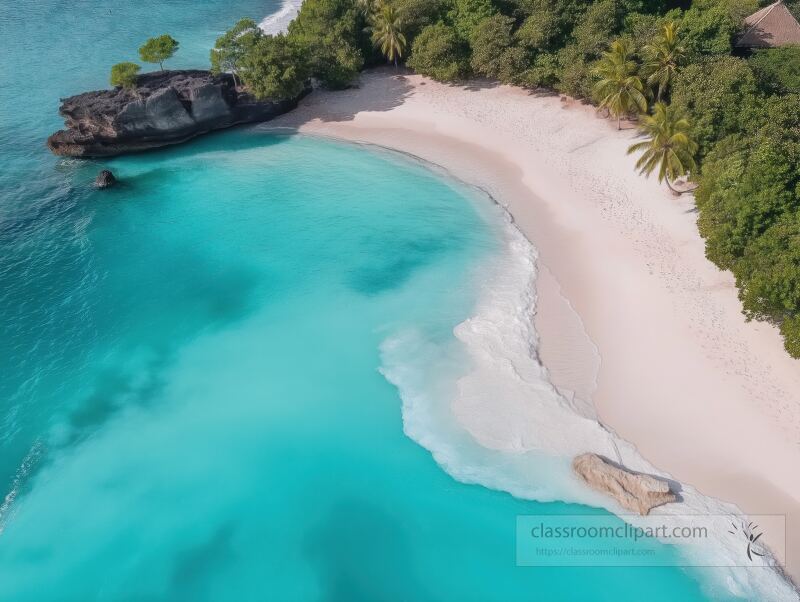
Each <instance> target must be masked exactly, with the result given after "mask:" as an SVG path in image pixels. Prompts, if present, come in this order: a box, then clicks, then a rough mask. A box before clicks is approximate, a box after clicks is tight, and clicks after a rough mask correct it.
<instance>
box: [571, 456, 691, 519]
mask: <svg viewBox="0 0 800 602" xmlns="http://www.w3.org/2000/svg"><path fill="white" fill-rule="evenodd" d="M572 469H573V470H574V471H575V473H576V474H577V475H578V476H579V477H580V478H581V479H583V481H584V482H586V484H587V485H589V487H591V488H592V489H595V490H597V491H600V492H602V493H607V494H608V495H610V496H611V497H613V498H614V499H615V500H617V501H618V502H619V504H620V505H621V506H622V507H623V508H625V509H627V510H630V511H632V512H638V513H639V514H641V515H642V516H644V515H646V514H649V512H650V510H652V509H653V508H655V507H656V506H661V505H662V504H667V503H669V502H675V501H677V499H678V496H676V495H675V494H674V493H673V492H672V491H670V488H669V483H667V482H666V481H662V480H661V479H657V478H655V477H651V476H650V475H646V474H642V473H638V472H631V471H629V470H626V469H624V468H620V467H618V466H615V465H614V464H612V463H611V462H609V461H608V460H606V459H605V458H603V457H602V456H598V455H597V454H581V455H580V456H576V457H575V459H574V460H572Z"/></svg>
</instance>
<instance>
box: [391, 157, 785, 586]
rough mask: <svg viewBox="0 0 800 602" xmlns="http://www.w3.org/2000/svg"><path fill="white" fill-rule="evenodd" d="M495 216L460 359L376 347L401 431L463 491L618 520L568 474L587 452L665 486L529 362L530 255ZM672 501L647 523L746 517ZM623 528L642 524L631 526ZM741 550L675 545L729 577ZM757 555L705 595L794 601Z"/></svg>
mask: <svg viewBox="0 0 800 602" xmlns="http://www.w3.org/2000/svg"><path fill="white" fill-rule="evenodd" d="M437 171H438V170H437ZM497 211H498V212H499V211H501V209H500V208H499V206H497ZM503 214H504V218H503V219H505V222H506V223H505V225H504V228H503V236H504V239H505V240H504V244H505V248H504V250H503V252H502V253H501V254H500V256H499V257H495V258H494V259H493V260H491V261H490V262H489V265H481V266H479V267H478V268H477V269H476V273H475V279H476V282H479V283H480V285H479V286H480V289H481V293H480V298H479V301H478V304H477V307H476V309H475V313H474V315H473V316H471V317H470V318H468V319H467V320H465V321H464V322H462V323H461V324H459V325H458V326H457V327H456V328H455V330H454V334H455V336H456V338H457V339H458V341H460V343H461V349H460V350H459V351H456V352H453V350H452V349H442V348H441V346H440V345H439V344H436V343H433V342H431V341H429V340H427V339H426V337H425V335H424V333H421V332H417V331H405V332H401V333H397V334H396V335H395V336H392V337H390V338H389V339H387V340H386V341H384V343H383V345H382V347H381V356H382V368H381V371H382V373H383V374H384V376H385V377H386V378H387V380H389V381H390V382H391V383H392V384H394V385H395V386H396V387H397V388H398V391H399V393H400V396H401V398H402V402H403V424H404V430H405V432H406V434H407V435H408V436H409V437H410V438H412V439H413V440H414V441H416V442H417V443H419V444H420V445H422V446H423V447H425V448H426V449H428V450H429V451H431V453H432V454H433V456H434V458H435V459H436V461H437V462H438V463H439V464H440V465H441V466H442V467H443V468H444V469H445V470H446V471H447V472H448V473H450V474H451V475H452V476H453V477H454V478H456V479H457V480H459V481H462V482H466V483H476V484H480V485H483V486H486V487H489V488H492V489H497V490H502V491H507V492H509V493H511V494H512V495H514V496H516V497H520V498H524V499H532V500H539V501H565V502H575V503H581V504H587V505H591V506H598V507H603V508H606V509H607V510H609V511H610V512H613V513H615V514H617V515H623V514H626V512H625V511H623V510H622V508H620V507H619V506H617V505H616V504H615V503H614V502H613V501H612V500H610V499H609V498H606V497H605V496H601V495H599V494H597V493H594V492H592V491H590V490H588V488H586V487H585V486H584V485H583V484H582V483H581V482H579V481H578V479H577V478H576V477H575V476H574V475H573V474H572V472H571V470H570V461H571V459H572V457H574V456H575V455H577V454H580V453H583V452H595V453H599V454H602V455H604V456H607V457H610V458H620V459H621V461H622V463H623V464H624V465H625V466H627V467H628V468H630V469H632V470H636V471H640V472H644V473H648V474H653V475H659V476H661V477H663V478H665V479H670V475H669V474H667V473H664V472H663V471H660V470H658V469H657V468H656V467H654V466H652V465H651V464H650V463H648V462H647V461H646V460H645V459H644V458H643V457H642V456H641V455H640V454H639V453H638V451H637V449H636V448H635V447H634V446H633V445H631V444H630V443H628V442H627V441H625V440H623V439H621V438H619V437H618V436H617V435H616V434H615V433H613V432H611V431H610V430H609V429H607V428H606V427H605V426H603V425H602V424H601V423H600V422H598V421H597V420H596V419H595V418H594V416H592V415H586V414H584V413H580V412H579V408H576V407H575V406H574V405H573V404H571V403H570V402H569V400H568V399H566V398H565V397H564V396H562V395H561V394H560V393H559V392H558V391H557V390H556V388H555V387H554V386H553V385H552V384H551V382H550V380H549V378H548V375H547V371H546V369H545V368H544V367H543V366H542V365H541V363H540V362H539V361H538V359H537V347H538V335H537V333H536V331H535V329H534V324H533V313H534V309H535V306H536V259H537V255H536V250H535V249H534V248H533V246H532V245H531V244H530V242H529V241H528V240H527V239H526V238H525V236H524V235H523V234H522V233H521V232H520V231H519V230H518V229H517V227H516V226H515V225H514V224H513V222H512V220H511V218H510V216H509V215H508V214H507V213H505V212H504V211H503ZM463 355H466V356H467V357H463ZM465 366H467V368H466V369H465ZM680 495H681V497H682V501H681V502H680V503H673V504H668V505H666V506H662V507H659V508H656V509H654V510H653V512H652V513H651V514H656V515H659V516H661V517H663V518H664V520H669V521H670V522H671V524H677V525H679V526H683V525H692V522H691V518H690V517H689V515H700V516H703V517H704V519H703V520H704V522H703V524H705V525H708V524H709V521H712V522H711V523H710V524H711V525H712V527H713V529H714V531H713V532H714V533H726V532H727V530H728V528H729V524H730V520H731V518H732V517H741V516H743V513H742V512H741V511H740V510H739V509H738V508H737V507H736V506H734V505H732V504H728V503H725V502H722V501H719V500H716V499H713V498H710V497H707V496H704V495H701V494H700V493H699V492H698V491H697V490H695V489H694V488H693V487H691V486H688V485H681V491H680ZM709 517H716V518H709ZM622 518H624V520H626V521H627V522H630V523H632V524H634V525H637V524H640V525H642V526H644V525H645V523H642V522H640V521H639V519H638V518H637V517H631V516H629V515H626V516H622ZM637 521H639V522H638V523H637ZM738 544H739V542H738V541H730V542H729V541H727V540H725V541H724V542H723V541H722V540H721V539H720V540H714V541H709V542H707V543H702V544H698V545H693V546H691V547H690V546H681V552H682V554H683V555H684V556H685V557H686V558H688V559H689V560H690V561H692V563H694V564H697V565H698V566H699V565H709V564H712V563H713V564H715V565H721V566H723V567H725V566H733V567H736V566H737V564H740V556H741V553H742V550H741V549H740V546H739V545H738ZM765 552H766V553H767V554H768V558H767V560H766V561H765V563H764V564H765V565H766V566H767V568H761V567H759V568H754V569H752V570H750V569H745V568H720V569H718V570H715V571H714V573H713V575H711V576H712V577H713V578H715V582H714V583H704V586H705V587H707V588H716V590H717V593H718V590H719V589H721V588H724V589H726V590H728V591H730V592H732V593H733V594H734V595H737V596H740V597H744V598H745V599H751V600H752V599H758V600H761V601H763V602H767V601H772V600H774V601H776V602H777V601H782V602H786V601H789V600H800V597H798V594H797V592H796V590H795V589H794V588H793V587H792V585H791V584H790V583H789V582H788V581H787V580H786V579H785V577H784V576H783V572H782V570H781V568H780V565H779V563H778V562H777V561H776V560H775V559H774V557H772V556H771V554H769V552H768V551H767V550H766V549H765ZM709 559H711V560H712V562H709ZM762 567H763V565H762ZM708 593H709V595H710V596H711V597H712V599H713V598H715V597H717V596H715V595H714V592H708Z"/></svg>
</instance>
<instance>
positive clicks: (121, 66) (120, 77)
mask: <svg viewBox="0 0 800 602" xmlns="http://www.w3.org/2000/svg"><path fill="white" fill-rule="evenodd" d="M140 70H141V67H140V66H139V65H137V64H136V63H117V64H116V65H114V66H113V67H111V78H110V79H111V85H112V86H118V87H120V88H127V89H129V90H130V89H133V88H135V87H136V76H137V75H139V71H140Z"/></svg>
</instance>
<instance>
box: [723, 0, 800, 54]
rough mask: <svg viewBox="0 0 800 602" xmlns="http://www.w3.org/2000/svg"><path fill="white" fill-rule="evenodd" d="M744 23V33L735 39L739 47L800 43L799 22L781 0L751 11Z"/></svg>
mask: <svg viewBox="0 0 800 602" xmlns="http://www.w3.org/2000/svg"><path fill="white" fill-rule="evenodd" d="M744 25H745V28H744V33H743V34H742V35H741V36H739V39H738V40H737V41H736V46H738V47H739V48H776V47H778V46H786V45H789V44H800V23H798V22H797V19H795V18H794V15H792V13H791V12H790V11H789V9H788V8H786V5H785V4H784V3H783V0H778V1H777V2H775V3H773V4H770V5H769V6H765V7H764V8H762V9H761V10H760V11H758V12H755V13H753V14H752V15H750V16H749V17H747V18H746V19H745V20H744Z"/></svg>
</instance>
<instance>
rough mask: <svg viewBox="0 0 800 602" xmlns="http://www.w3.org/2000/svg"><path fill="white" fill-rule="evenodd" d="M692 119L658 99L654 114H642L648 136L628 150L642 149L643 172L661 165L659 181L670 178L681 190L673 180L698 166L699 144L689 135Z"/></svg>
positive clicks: (640, 165) (643, 129)
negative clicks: (696, 161) (695, 155)
mask: <svg viewBox="0 0 800 602" xmlns="http://www.w3.org/2000/svg"><path fill="white" fill-rule="evenodd" d="M689 129H690V128H689V121H688V120H687V119H686V117H685V116H684V113H683V111H681V110H680V109H678V108H675V107H672V106H668V105H665V104H664V103H663V102H657V103H656V104H655V106H654V107H653V113H652V114H651V115H645V116H644V117H642V121H641V124H640V126H639V131H640V132H641V133H642V134H643V135H644V136H646V137H647V140H642V141H641V142H637V143H636V144H633V145H631V147H630V148H629V149H628V154H629V155H630V154H631V153H636V152H639V151H643V152H642V156H641V157H639V160H638V161H637V162H636V168H637V169H638V170H639V173H641V174H644V175H647V176H649V175H650V174H651V173H653V172H654V171H655V170H656V169H658V181H659V182H663V181H665V180H666V182H667V187H668V188H669V189H670V190H671V191H672V192H673V193H675V194H681V193H680V192H678V191H677V190H675V189H674V188H673V187H672V184H671V183H670V181H674V180H675V179H677V178H679V177H680V176H683V175H685V174H687V173H689V172H691V171H692V170H693V169H694V168H695V162H694V154H695V153H696V152H697V144H696V143H695V142H694V140H692V139H691V137H690V135H689Z"/></svg>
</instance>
